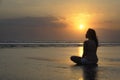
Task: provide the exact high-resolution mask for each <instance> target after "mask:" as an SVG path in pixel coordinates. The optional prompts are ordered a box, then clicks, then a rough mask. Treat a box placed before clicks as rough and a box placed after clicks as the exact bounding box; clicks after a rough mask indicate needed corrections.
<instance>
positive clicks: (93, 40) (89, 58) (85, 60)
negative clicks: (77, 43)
mask: <svg viewBox="0 0 120 80" xmlns="http://www.w3.org/2000/svg"><path fill="white" fill-rule="evenodd" d="M86 38H87V40H86V41H84V45H83V55H82V57H79V56H71V60H72V61H73V62H75V63H76V64H78V65H81V64H97V62H98V57H97V54H96V52H97V47H98V39H97V36H96V32H95V30H94V29H91V28H89V29H88V31H87V33H86Z"/></svg>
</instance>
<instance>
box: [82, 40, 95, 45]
mask: <svg viewBox="0 0 120 80" xmlns="http://www.w3.org/2000/svg"><path fill="white" fill-rule="evenodd" d="M84 44H95V41H93V40H85V41H84Z"/></svg>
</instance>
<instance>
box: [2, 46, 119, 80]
mask: <svg viewBox="0 0 120 80" xmlns="http://www.w3.org/2000/svg"><path fill="white" fill-rule="evenodd" d="M119 49H120V46H115V47H114V46H110V47H99V48H98V57H99V63H98V66H92V67H91V66H76V65H75V64H74V63H73V62H71V61H70V59H69V57H70V56H72V55H79V56H81V55H82V52H83V51H82V47H19V48H1V49H0V80H114V79H115V80H119V78H120V67H119V66H120V56H119V55H120V54H119Z"/></svg>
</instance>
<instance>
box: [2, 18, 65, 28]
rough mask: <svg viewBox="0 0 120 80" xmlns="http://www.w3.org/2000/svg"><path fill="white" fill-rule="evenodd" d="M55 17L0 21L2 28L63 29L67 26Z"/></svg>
mask: <svg viewBox="0 0 120 80" xmlns="http://www.w3.org/2000/svg"><path fill="white" fill-rule="evenodd" d="M59 20H60V18H57V17H52V16H48V17H25V18H17V19H4V20H2V19H1V20H0V24H1V26H3V27H8V26H9V27H19V26H20V27H65V26H66V25H67V24H66V23H64V22H60V21H59Z"/></svg>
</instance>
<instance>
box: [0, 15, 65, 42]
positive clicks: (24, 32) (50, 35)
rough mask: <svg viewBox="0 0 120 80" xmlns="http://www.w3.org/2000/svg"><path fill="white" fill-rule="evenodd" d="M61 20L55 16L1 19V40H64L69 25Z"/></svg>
mask: <svg viewBox="0 0 120 80" xmlns="http://www.w3.org/2000/svg"><path fill="white" fill-rule="evenodd" d="M60 19H61V18H58V17H53V16H48V17H38V18H37V17H25V18H17V19H1V20H0V36H1V38H0V40H2V41H4V40H20V41H21V40H56V39H63V37H64V35H65V34H64V32H63V31H64V28H65V27H67V24H66V23H64V22H61V21H60ZM66 34H67V33H66ZM60 36H61V37H60Z"/></svg>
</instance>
